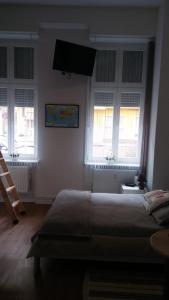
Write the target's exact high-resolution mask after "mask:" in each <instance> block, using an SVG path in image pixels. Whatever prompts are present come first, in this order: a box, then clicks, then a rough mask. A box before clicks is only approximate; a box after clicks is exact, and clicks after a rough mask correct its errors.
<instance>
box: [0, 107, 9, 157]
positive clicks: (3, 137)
mask: <svg viewBox="0 0 169 300" xmlns="http://www.w3.org/2000/svg"><path fill="white" fill-rule="evenodd" d="M0 149H1V150H2V152H3V153H7V152H8V108H7V106H0Z"/></svg>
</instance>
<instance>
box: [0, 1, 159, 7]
mask: <svg viewBox="0 0 169 300" xmlns="http://www.w3.org/2000/svg"><path fill="white" fill-rule="evenodd" d="M0 4H25V5H28V4H33V5H37V4H38V5H59V6H109V7H111V6H138V7H147V6H151V7H157V6H159V5H160V0H0Z"/></svg>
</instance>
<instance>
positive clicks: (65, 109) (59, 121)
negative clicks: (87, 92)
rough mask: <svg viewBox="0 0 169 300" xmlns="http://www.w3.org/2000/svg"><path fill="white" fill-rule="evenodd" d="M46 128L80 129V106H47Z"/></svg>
mask: <svg viewBox="0 0 169 300" xmlns="http://www.w3.org/2000/svg"><path fill="white" fill-rule="evenodd" d="M45 127H59V128H78V127H79V105H71V104H45Z"/></svg>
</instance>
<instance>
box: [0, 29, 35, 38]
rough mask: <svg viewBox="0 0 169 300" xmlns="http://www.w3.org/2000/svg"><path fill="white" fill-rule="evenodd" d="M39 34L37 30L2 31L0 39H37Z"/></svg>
mask: <svg viewBox="0 0 169 300" xmlns="http://www.w3.org/2000/svg"><path fill="white" fill-rule="evenodd" d="M38 38H39V35H38V34H37V33H36V32H19V31H0V39H5V40H6V39H10V40H12V39H14V40H37V39H38Z"/></svg>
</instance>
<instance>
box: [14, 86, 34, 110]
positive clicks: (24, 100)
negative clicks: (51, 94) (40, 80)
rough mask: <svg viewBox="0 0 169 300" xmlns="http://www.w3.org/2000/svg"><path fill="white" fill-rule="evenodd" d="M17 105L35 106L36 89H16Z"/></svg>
mask: <svg viewBox="0 0 169 300" xmlns="http://www.w3.org/2000/svg"><path fill="white" fill-rule="evenodd" d="M15 106H17V107H34V90H33V89H15Z"/></svg>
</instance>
